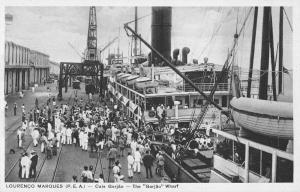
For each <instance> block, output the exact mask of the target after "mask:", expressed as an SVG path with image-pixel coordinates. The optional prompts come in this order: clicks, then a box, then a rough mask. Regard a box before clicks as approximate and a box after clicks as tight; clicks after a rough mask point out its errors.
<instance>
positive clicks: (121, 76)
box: [117, 73, 130, 82]
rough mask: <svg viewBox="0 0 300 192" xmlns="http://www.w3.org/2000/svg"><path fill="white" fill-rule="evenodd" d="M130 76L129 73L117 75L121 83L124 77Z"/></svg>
mask: <svg viewBox="0 0 300 192" xmlns="http://www.w3.org/2000/svg"><path fill="white" fill-rule="evenodd" d="M129 75H130V74H127V73H119V74H117V81H119V82H120V80H121V79H122V78H123V77H128V76H129Z"/></svg>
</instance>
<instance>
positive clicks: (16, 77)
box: [4, 41, 49, 95]
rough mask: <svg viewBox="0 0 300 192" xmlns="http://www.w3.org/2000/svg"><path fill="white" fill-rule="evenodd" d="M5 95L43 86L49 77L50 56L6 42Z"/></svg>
mask: <svg viewBox="0 0 300 192" xmlns="http://www.w3.org/2000/svg"><path fill="white" fill-rule="evenodd" d="M4 59H5V77H4V78H5V79H4V93H5V95H8V94H12V93H16V92H19V91H22V90H26V89H29V88H30V86H33V84H41V83H43V81H44V80H45V79H46V78H47V76H48V75H49V55H46V54H44V53H41V52H38V51H34V50H30V49H29V48H27V47H24V46H21V45H18V44H15V43H13V42H11V41H6V42H5V56H4Z"/></svg>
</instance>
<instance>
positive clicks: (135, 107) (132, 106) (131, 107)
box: [129, 101, 138, 112]
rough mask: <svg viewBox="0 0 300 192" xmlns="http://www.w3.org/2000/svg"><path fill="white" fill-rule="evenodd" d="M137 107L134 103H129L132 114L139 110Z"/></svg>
mask: <svg viewBox="0 0 300 192" xmlns="http://www.w3.org/2000/svg"><path fill="white" fill-rule="evenodd" d="M137 107H138V106H137V105H136V104H134V103H133V102H132V101H130V102H129V109H130V111H131V112H134V111H135V110H136V109H137Z"/></svg>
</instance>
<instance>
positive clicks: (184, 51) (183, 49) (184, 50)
mask: <svg viewBox="0 0 300 192" xmlns="http://www.w3.org/2000/svg"><path fill="white" fill-rule="evenodd" d="M189 52H190V48H188V47H184V48H182V62H183V63H184V64H187V55H188V54H189Z"/></svg>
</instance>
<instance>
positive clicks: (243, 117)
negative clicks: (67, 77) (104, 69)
mask: <svg viewBox="0 0 300 192" xmlns="http://www.w3.org/2000/svg"><path fill="white" fill-rule="evenodd" d="M256 9H257V8H255V11H257V10H256ZM280 9H281V10H282V8H280ZM171 21H172V9H171V8H170V7H164V8H162V7H153V8H152V40H151V46H150V45H149V44H148V45H149V46H148V47H149V48H152V47H153V49H151V50H152V52H151V53H150V54H149V55H148V56H143V59H142V61H143V62H140V63H136V61H137V60H135V59H134V64H132V63H128V64H122V65H112V66H111V68H110V69H111V70H110V76H109V77H108V85H107V88H108V92H109V93H110V94H111V96H112V97H113V98H114V99H115V100H116V101H117V103H118V105H119V106H120V107H121V109H122V110H123V111H124V112H125V113H126V115H127V117H128V118H130V119H131V120H132V121H133V122H134V124H135V125H136V126H138V127H143V128H144V129H147V130H151V133H154V134H153V135H154V137H153V138H152V139H153V144H154V146H156V147H157V148H159V149H161V146H165V145H169V143H165V140H166V139H167V138H170V137H171V138H172V137H173V138H174V143H176V145H177V146H178V145H179V144H182V146H184V148H185V149H183V151H184V152H185V154H184V155H182V156H181V158H180V161H178V160H177V159H176V158H175V157H172V155H171V154H170V153H167V152H166V153H164V155H165V159H166V165H165V169H166V171H167V174H168V176H169V177H170V178H171V179H172V180H173V181H175V182H185V183H194V182H210V183H216V182H222V183H224V182H244V183H258V182H293V150H292V148H293V147H292V146H293V108H292V103H287V102H278V101H270V99H274V97H276V96H275V95H273V90H272V89H270V87H265V98H264V99H257V97H260V94H261V93H260V91H258V90H257V91H254V90H252V95H251V98H246V97H244V93H243V90H246V89H248V88H247V87H243V86H242V85H241V84H237V83H236V82H239V81H238V80H237V79H235V77H234V75H233V74H235V73H234V69H236V68H234V67H232V71H228V70H224V66H222V65H219V64H214V63H209V62H208V58H204V60H203V62H201V63H198V61H197V60H193V61H192V62H189V61H188V60H187V54H188V53H189V48H187V47H184V48H182V58H181V60H179V59H178V54H179V52H180V50H179V49H175V50H174V51H173V57H171V56H170V52H171V46H170V42H171V40H170V38H171V23H172V22H171ZM127 29H128V28H127ZM132 32H133V31H132ZM133 33H134V32H133ZM137 37H138V38H141V36H138V35H137ZM235 38H237V37H235ZM141 41H142V39H141ZM143 43H145V44H146V45H147V42H145V41H143ZM229 55H230V54H229ZM162 58H163V59H162ZM166 60H168V61H169V62H166ZM227 61H228V58H227ZM166 63H170V64H171V65H172V66H173V67H171V68H170V65H169V64H168V65H169V66H168V65H166ZM225 63H226V62H225ZM133 66H134V67H133ZM238 70H242V69H241V68H238ZM251 70H253V69H251ZM174 71H175V72H176V73H175V72H174ZM253 71H254V70H253ZM258 71H259V70H258ZM224 73H225V75H224V76H230V75H231V78H223V79H218V78H217V77H220V76H221V75H222V74H224ZM183 76H184V77H183ZM185 77H186V78H188V79H190V80H191V81H192V82H190V81H189V80H187V79H186V78H185ZM250 87H251V86H250ZM199 90H201V92H200V94H199ZM212 90H214V91H212ZM237 90H238V91H237ZM237 93H238V94H237ZM207 95H209V96H207ZM209 103H210V104H209ZM267 106H269V107H267ZM203 111H205V112H203ZM198 119H200V120H198ZM195 124H197V125H196V126H195ZM166 126H167V127H169V132H165V130H164V129H162V128H163V127H166ZM191 129H194V131H196V132H192V133H195V135H193V137H192V138H190V137H189V136H188V135H184V134H183V133H185V132H189V130H191ZM203 135H204V138H205V139H203ZM266 141H268V142H266ZM276 142H277V143H276Z"/></svg>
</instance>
